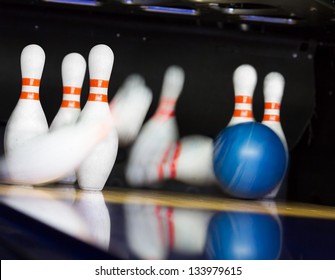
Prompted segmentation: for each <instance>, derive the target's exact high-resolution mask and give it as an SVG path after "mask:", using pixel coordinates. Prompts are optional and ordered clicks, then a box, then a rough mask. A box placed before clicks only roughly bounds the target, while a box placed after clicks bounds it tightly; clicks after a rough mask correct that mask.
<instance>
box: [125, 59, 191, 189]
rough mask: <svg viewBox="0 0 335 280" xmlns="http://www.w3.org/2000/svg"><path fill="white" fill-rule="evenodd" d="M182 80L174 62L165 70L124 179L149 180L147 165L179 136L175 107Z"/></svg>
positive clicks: (154, 161)
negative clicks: (156, 102) (157, 94)
mask: <svg viewBox="0 0 335 280" xmlns="http://www.w3.org/2000/svg"><path fill="white" fill-rule="evenodd" d="M184 80H185V73H184V70H183V69H182V68H181V67H179V66H175V65H173V66H170V67H169V68H168V69H167V70H166V72H165V74H164V80H163V86H162V93H161V96H160V100H159V104H158V108H157V110H156V112H155V114H154V115H153V116H152V117H151V118H150V119H149V121H148V122H146V123H145V124H144V126H143V128H142V130H141V131H140V134H139V136H138V138H137V139H136V141H135V143H134V145H133V147H132V150H131V153H130V157H129V161H128V165H127V168H126V178H127V181H128V182H129V183H130V184H131V185H134V186H136V185H143V184H146V183H148V182H149V181H150V175H149V176H148V174H147V171H148V168H147V167H148V166H150V165H157V164H158V163H159V161H160V159H161V158H162V156H163V153H164V152H165V150H166V149H167V148H168V147H169V145H170V144H172V143H174V142H175V141H176V140H177V139H178V137H179V132H178V127H177V121H176V117H175V107H176V103H177V100H178V98H179V96H180V94H181V92H182V89H183V86H184Z"/></svg>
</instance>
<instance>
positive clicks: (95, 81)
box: [90, 79, 109, 88]
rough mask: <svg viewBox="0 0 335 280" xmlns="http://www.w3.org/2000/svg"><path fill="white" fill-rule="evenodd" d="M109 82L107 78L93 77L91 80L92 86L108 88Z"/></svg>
mask: <svg viewBox="0 0 335 280" xmlns="http://www.w3.org/2000/svg"><path fill="white" fill-rule="evenodd" d="M108 83H109V81H107V80H98V79H92V80H90V87H98V88H108Z"/></svg>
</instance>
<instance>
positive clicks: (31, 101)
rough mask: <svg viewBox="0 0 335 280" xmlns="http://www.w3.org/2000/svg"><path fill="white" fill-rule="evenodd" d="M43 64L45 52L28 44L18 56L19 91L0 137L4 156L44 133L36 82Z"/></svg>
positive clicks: (45, 120) (40, 74) (45, 124)
mask: <svg viewBox="0 0 335 280" xmlns="http://www.w3.org/2000/svg"><path fill="white" fill-rule="evenodd" d="M44 63H45V53H44V51H43V49H42V48H41V47H40V46H38V45H28V46H26V47H25V48H24V49H23V50H22V53H21V76H22V90H21V95H20V99H19V101H18V102H17V104H16V106H15V108H14V110H13V112H12V113H11V115H10V118H9V120H8V122H7V125H6V129H5V137H4V148H5V153H9V152H10V151H12V150H13V149H14V148H16V147H18V146H20V145H21V144H23V143H25V142H26V141H28V140H30V139H32V138H34V137H36V136H38V135H41V134H45V133H47V132H48V129H49V126H48V122H47V119H46V117H45V114H44V111H43V108H42V105H41V102H40V97H39V89H40V81H41V77H42V72H43V68H44Z"/></svg>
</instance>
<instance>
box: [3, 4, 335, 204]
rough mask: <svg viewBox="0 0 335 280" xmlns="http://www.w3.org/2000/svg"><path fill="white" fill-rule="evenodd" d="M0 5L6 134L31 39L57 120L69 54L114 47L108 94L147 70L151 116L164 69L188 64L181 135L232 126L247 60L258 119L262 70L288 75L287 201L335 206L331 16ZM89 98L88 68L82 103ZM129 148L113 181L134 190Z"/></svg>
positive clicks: (44, 98) (180, 106)
mask: <svg viewBox="0 0 335 280" xmlns="http://www.w3.org/2000/svg"><path fill="white" fill-rule="evenodd" d="M105 2H106V3H107V2H108V1H105ZM116 2H117V1H116ZM119 2H120V1H119ZM246 2H248V1H246ZM296 2H299V1H296ZM0 3H1V8H0V24H1V27H0V38H1V44H0V84H1V93H0V94H1V104H0V120H1V130H2V135H1V140H2V139H3V131H4V128H5V125H6V122H7V120H8V118H9V116H10V114H11V111H12V110H13V109H14V107H15V105H16V102H17V100H18V98H19V95H20V90H21V71H20V53H21V51H22V49H23V48H24V47H25V46H26V45H28V44H31V43H34V44H39V45H40V46H41V47H42V48H43V49H44V51H45V53H46V64H45V68H44V72H43V76H42V80H41V89H40V98H41V103H42V106H43V108H44V111H45V114H46V116H47V119H48V121H49V123H51V121H52V119H53V117H54V116H55V114H56V112H57V110H58V108H59V106H60V103H61V99H62V83H61V62H62V59H63V57H64V56H65V55H66V54H68V53H70V52H79V53H81V54H82V55H83V56H84V57H85V58H86V59H87V57H88V53H89V51H90V49H91V48H92V47H93V46H94V45H96V44H100V43H104V44H107V45H109V46H110V47H111V48H112V49H113V51H114V55H115V61H114V68H113V71H112V76H111V80H110V87H109V99H112V98H113V96H114V94H115V93H116V91H117V89H118V88H119V87H120V86H121V84H122V83H123V81H124V80H125V78H126V77H127V76H128V75H130V74H132V73H139V74H141V75H142V76H143V77H144V78H145V80H146V83H147V85H148V86H149V87H150V88H151V89H152V91H153V93H154V100H153V103H152V105H151V107H150V110H149V112H148V114H147V119H148V118H150V116H151V115H152V114H153V113H154V111H155V109H156V107H157V102H158V98H159V95H160V90H161V84H162V80H163V75H164V71H165V70H166V68H167V67H168V66H170V65H172V64H177V65H180V66H182V67H183V68H184V70H185V74H186V80H185V86H184V90H183V92H182V95H181V97H180V99H179V100H178V103H177V111H176V116H177V121H178V126H179V130H180V134H181V136H185V135H191V134H203V135H208V136H210V137H215V136H216V135H217V134H218V132H219V131H220V130H221V129H223V128H224V127H225V126H226V125H227V123H228V122H229V120H230V118H231V115H232V112H233V109H234V103H233V102H234V95H233V85H232V74H233V71H234V69H235V68H236V67H238V66H239V65H240V64H243V63H249V64H252V65H253V66H254V67H255V68H256V70H257V74H258V84H257V87H256V91H255V95H254V114H255V118H256V120H258V121H261V119H262V114H263V93H262V87H263V78H264V76H265V75H266V74H267V73H269V72H271V71H278V72H281V73H282V74H283V76H284V77H285V80H286V86H285V93H284V98H283V103H282V110H281V121H282V126H283V130H284V132H285V135H286V138H287V141H288V145H289V149H290V157H291V159H290V167H289V173H288V178H287V182H286V184H287V186H286V187H285V193H284V194H282V196H281V197H285V198H288V199H290V200H298V201H305V202H313V203H319V204H331V205H335V184H334V180H333V173H334V171H333V170H335V159H334V156H335V148H334V146H333V143H335V136H334V133H335V131H334V130H335V126H334V124H333V123H332V122H333V120H334V117H333V114H334V109H335V107H334V106H335V105H334V98H335V97H334V94H335V83H334V77H335V73H334V65H333V63H334V58H335V53H334V42H333V39H332V38H333V36H332V35H333V34H334V28H333V26H332V24H330V23H329V22H328V23H327V24H324V23H323V22H322V21H320V22H321V23H319V22H316V23H314V22H313V21H312V22H311V23H307V24H301V25H297V26H285V25H280V24H279V25H278V24H266V23H254V24H253V23H248V24H244V23H243V22H241V21H239V20H235V21H233V20H230V19H229V18H227V19H226V18H223V19H217V18H216V16H213V17H210V16H208V15H206V16H204V17H202V18H201V17H200V18H196V19H191V20H190V19H185V18H184V17H180V16H166V15H159V16H157V15H151V14H150V15H148V14H144V13H139V12H136V10H131V9H127V8H123V6H121V4H120V5H116V6H115V7H116V8H115V9H114V10H113V9H109V8H108V7H109V6H108V5H106V8H104V7H103V6H102V7H101V8H96V7H85V8H83V7H81V6H80V7H77V6H76V7H74V6H67V5H56V4H46V3H43V2H42V1H26V2H25V4H23V3H24V1H0ZM330 21H331V20H330ZM87 96H88V72H87V73H86V78H85V81H84V87H83V93H82V96H81V101H82V107H83V105H84V104H85V102H86V99H87ZM1 144H2V143H1ZM1 147H2V148H3V144H2V145H1ZM2 152H3V150H2ZM127 153H128V149H127V148H125V149H124V148H122V149H120V151H119V154H118V159H117V163H116V165H115V168H114V169H113V171H112V173H111V176H110V178H109V181H108V182H107V185H108V186H121V187H127V185H126V183H125V181H124V178H123V167H124V164H125V163H126V159H127ZM181 190H183V188H181Z"/></svg>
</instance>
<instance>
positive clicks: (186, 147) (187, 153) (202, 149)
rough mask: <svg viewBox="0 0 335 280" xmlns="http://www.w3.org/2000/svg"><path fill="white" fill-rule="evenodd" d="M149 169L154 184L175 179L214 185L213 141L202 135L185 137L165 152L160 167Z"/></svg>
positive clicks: (187, 182) (195, 183)
mask: <svg viewBox="0 0 335 280" xmlns="http://www.w3.org/2000/svg"><path fill="white" fill-rule="evenodd" d="M149 168H150V172H151V173H150V175H149V177H150V179H151V180H152V182H154V181H160V180H165V179H175V180H178V181H181V182H184V183H186V184H192V185H204V184H210V183H214V182H216V179H215V175H214V171H213V170H214V169H213V140H212V139H211V138H210V137H207V136H202V135H192V136H186V137H183V138H182V139H181V140H180V141H177V142H175V143H174V144H173V145H172V146H170V147H169V148H168V149H167V150H166V151H165V153H164V154H163V157H162V159H161V161H160V162H159V164H158V165H155V166H151V167H149Z"/></svg>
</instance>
